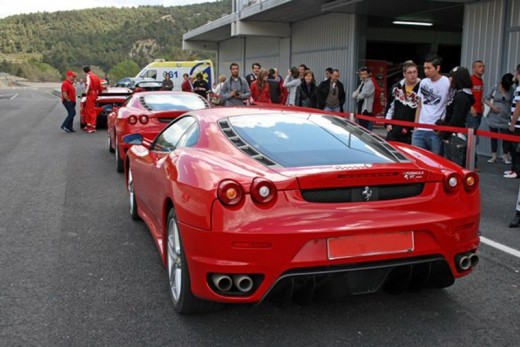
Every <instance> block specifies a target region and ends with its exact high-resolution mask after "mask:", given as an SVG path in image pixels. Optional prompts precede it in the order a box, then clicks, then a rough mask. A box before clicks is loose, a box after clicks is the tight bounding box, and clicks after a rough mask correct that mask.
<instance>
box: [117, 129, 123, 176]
mask: <svg viewBox="0 0 520 347" xmlns="http://www.w3.org/2000/svg"><path fill="white" fill-rule="evenodd" d="M115 143H116V145H115V147H116V155H115V157H116V171H117V172H123V171H124V166H123V165H124V162H123V159H121V153H119V141H117V137H116V138H115Z"/></svg>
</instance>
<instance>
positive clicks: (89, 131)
mask: <svg viewBox="0 0 520 347" xmlns="http://www.w3.org/2000/svg"><path fill="white" fill-rule="evenodd" d="M95 132H96V128H89V129H88V130H87V133H89V134H92V133H95Z"/></svg>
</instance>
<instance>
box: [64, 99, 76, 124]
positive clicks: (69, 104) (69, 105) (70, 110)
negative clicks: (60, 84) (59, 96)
mask: <svg viewBox="0 0 520 347" xmlns="http://www.w3.org/2000/svg"><path fill="white" fill-rule="evenodd" d="M63 106H65V109H66V110H67V118H65V120H64V121H63V124H62V125H61V127H62V128H67V129H69V130H72V123H73V121H74V116H75V115H76V102H75V101H63Z"/></svg>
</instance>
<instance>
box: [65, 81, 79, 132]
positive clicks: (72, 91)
mask: <svg viewBox="0 0 520 347" xmlns="http://www.w3.org/2000/svg"><path fill="white" fill-rule="evenodd" d="M74 78H76V74H75V73H74V72H72V71H67V73H66V74H65V80H64V81H63V83H62V84H61V102H62V103H63V106H65V109H66V110H67V118H65V120H64V121H63V124H62V125H61V130H63V131H64V132H66V133H74V132H76V131H75V130H74V129H73V127H72V123H73V121H74V116H75V115H76V88H74Z"/></svg>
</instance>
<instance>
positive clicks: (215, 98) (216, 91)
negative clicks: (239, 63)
mask: <svg viewBox="0 0 520 347" xmlns="http://www.w3.org/2000/svg"><path fill="white" fill-rule="evenodd" d="M224 82H226V76H225V75H220V76H219V77H218V83H215V84H213V88H211V92H212V93H213V95H212V96H211V99H210V100H211V103H212V104H213V105H215V106H222V100H223V99H222V98H221V97H220V92H221V90H222V86H223V85H224Z"/></svg>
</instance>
